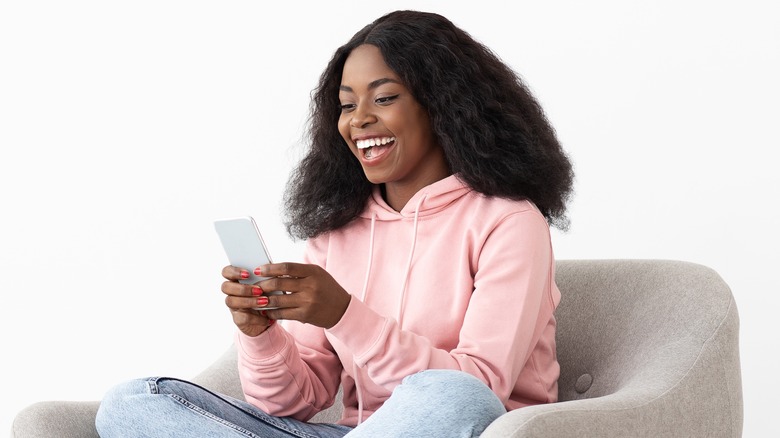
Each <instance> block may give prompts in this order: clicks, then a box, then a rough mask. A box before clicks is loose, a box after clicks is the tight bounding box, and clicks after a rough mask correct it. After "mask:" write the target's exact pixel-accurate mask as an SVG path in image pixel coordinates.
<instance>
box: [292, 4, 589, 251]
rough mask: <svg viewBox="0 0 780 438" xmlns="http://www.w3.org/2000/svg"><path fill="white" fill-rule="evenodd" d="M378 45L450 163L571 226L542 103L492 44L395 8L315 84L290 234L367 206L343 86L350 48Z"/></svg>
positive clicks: (481, 185)
mask: <svg viewBox="0 0 780 438" xmlns="http://www.w3.org/2000/svg"><path fill="white" fill-rule="evenodd" d="M363 44H371V45H374V46H376V47H378V48H379V49H380V51H381V52H382V55H383V56H384V59H385V62H386V63H387V65H388V66H389V67H390V68H391V69H393V71H395V72H396V73H397V74H398V76H399V77H400V78H401V80H402V81H403V82H404V85H406V87H407V88H408V89H409V90H410V92H411V93H412V95H414V97H415V98H416V99H417V101H418V102H419V103H420V105H422V107H423V108H425V109H426V110H427V111H428V115H429V117H430V120H431V127H432V129H433V131H434V135H435V137H436V139H437V140H438V143H439V144H440V145H441V147H442V148H443V149H444V153H445V156H446V159H447V164H448V166H449V169H450V170H451V171H452V172H453V173H455V174H457V175H458V176H459V178H460V179H461V180H462V181H463V182H465V183H466V184H468V185H469V186H470V187H471V188H472V189H473V190H475V191H477V192H480V193H482V194H484V195H487V196H497V197H504V198H510V199H518V200H521V199H527V200H530V201H532V202H534V203H535V204H536V206H537V207H538V208H539V210H540V211H541V212H542V214H543V215H544V216H545V217H546V218H547V220H548V221H549V222H550V223H551V224H552V225H554V226H557V227H558V228H561V229H566V228H567V227H568V219H567V217H566V215H565V213H566V203H567V202H568V200H569V197H570V196H571V192H572V183H573V178H574V173H573V170H572V165H571V162H570V161H569V159H568V157H567V156H566V154H565V153H564V151H563V149H562V148H561V145H560V144H559V142H558V139H557V138H556V135H555V131H554V130H553V128H552V126H551V125H550V123H549V122H548V121H547V117H546V116H545V114H544V111H543V110H542V108H541V106H540V105H539V103H538V102H537V101H536V99H535V98H534V97H533V96H532V95H531V93H530V91H529V90H528V87H527V86H526V85H525V84H524V83H523V81H522V80H521V79H520V78H519V77H518V75H517V74H516V73H515V72H514V71H512V69H510V68H509V67H507V66H506V65H505V64H504V63H503V62H502V61H501V60H500V59H499V58H498V57H497V56H496V55H495V54H494V53H493V52H492V51H491V50H490V49H488V48H487V47H485V46H484V45H482V44H481V43H479V42H477V41H475V40H474V39H473V38H472V37H471V36H470V35H469V34H468V33H466V32H465V31H463V30H461V29H459V28H458V27H456V26H455V25H454V24H453V23H452V22H450V21H449V20H448V19H446V18H444V17H442V16H441V15H437V14H433V13H425V12H417V11H396V12H391V13H389V14H387V15H385V16H383V17H381V18H379V19H378V20H376V21H374V22H373V23H371V24H369V25H368V26H366V27H364V28H363V29H362V30H360V31H359V32H358V33H356V34H355V35H354V36H353V37H352V39H351V40H350V41H349V42H348V43H347V44H345V45H344V46H342V47H340V48H339V49H338V50H336V53H335V54H334V55H333V58H332V59H331V61H330V63H328V66H327V67H326V69H325V71H324V72H323V73H322V76H321V77H320V81H319V85H318V86H317V88H316V89H315V90H314V92H313V97H312V103H311V108H310V111H311V116H310V119H309V129H308V137H309V139H308V140H309V142H310V148H309V149H308V151H307V153H306V155H305V156H304V158H303V159H302V160H301V162H300V163H299V165H298V167H297V168H296V169H295V170H294V171H293V173H292V174H291V176H290V180H289V182H288V185H287V190H286V193H285V206H286V207H285V208H286V215H287V217H286V223H287V230H288V232H289V233H290V235H291V236H293V237H297V238H303V239H306V238H310V237H314V236H317V235H319V234H321V233H324V232H327V231H331V230H335V229H337V228H340V227H342V226H344V225H346V224H347V223H349V222H350V221H352V220H353V219H355V218H356V217H357V216H358V215H359V214H360V213H361V212H362V211H363V209H364V208H365V205H366V201H367V200H368V198H369V196H370V194H371V191H372V183H371V182H369V181H368V179H367V178H366V176H365V174H364V173H363V169H362V167H361V166H360V164H359V162H358V161H357V160H355V158H354V156H353V155H352V153H351V152H350V151H349V149H348V147H347V144H346V143H345V141H344V139H343V138H342V137H341V135H340V134H339V130H338V120H339V115H340V112H341V109H340V102H339V85H340V84H341V74H342V69H343V67H344V63H345V61H346V59H347V57H348V56H349V54H350V53H351V52H352V50H353V49H355V48H356V47H358V46H360V45H363Z"/></svg>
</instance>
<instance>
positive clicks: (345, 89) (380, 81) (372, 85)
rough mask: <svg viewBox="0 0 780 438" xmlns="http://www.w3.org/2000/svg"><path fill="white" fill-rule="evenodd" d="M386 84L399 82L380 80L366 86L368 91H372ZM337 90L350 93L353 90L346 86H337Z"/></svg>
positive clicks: (386, 79)
mask: <svg viewBox="0 0 780 438" xmlns="http://www.w3.org/2000/svg"><path fill="white" fill-rule="evenodd" d="M388 83H393V84H400V82H399V81H396V80H395V79H390V78H382V79H377V80H375V81H371V82H370V83H369V84H368V89H369V90H373V89H374V88H377V87H378V86H380V85H384V84H388ZM339 90H342V91H347V92H350V93H352V92H354V90H352V87H348V86H346V85H339Z"/></svg>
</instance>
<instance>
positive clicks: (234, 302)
mask: <svg viewBox="0 0 780 438" xmlns="http://www.w3.org/2000/svg"><path fill="white" fill-rule="evenodd" d="M270 298H271V297H267V296H264V295H261V296H258V297H239V296H234V295H228V296H226V297H225V305H226V306H228V307H229V308H230V309H231V310H254V311H259V310H262V309H264V308H267V307H277V305H271V300H270Z"/></svg>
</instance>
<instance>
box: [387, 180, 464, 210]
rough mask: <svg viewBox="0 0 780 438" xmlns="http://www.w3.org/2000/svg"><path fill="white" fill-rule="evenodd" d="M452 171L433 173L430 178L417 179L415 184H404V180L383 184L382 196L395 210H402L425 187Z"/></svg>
mask: <svg viewBox="0 0 780 438" xmlns="http://www.w3.org/2000/svg"><path fill="white" fill-rule="evenodd" d="M450 175H451V173H449V172H446V173H439V174H436V175H431V177H430V178H426V179H424V180H422V181H417V182H416V183H415V184H404V183H403V182H392V183H390V182H389V183H385V184H382V186H381V189H382V198H384V200H385V202H387V205H389V206H390V207H392V209H393V210H395V211H401V210H403V208H404V207H405V206H406V204H408V203H409V200H410V199H412V197H413V196H414V195H415V194H417V192H419V191H420V190H421V189H422V188H423V187H426V186H429V185H431V184H433V183H435V182H437V181H441V180H443V179H444V178H447V177H448V176H450Z"/></svg>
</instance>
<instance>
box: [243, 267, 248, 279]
mask: <svg viewBox="0 0 780 438" xmlns="http://www.w3.org/2000/svg"><path fill="white" fill-rule="evenodd" d="M241 278H249V271H247V270H245V269H242V270H241Z"/></svg>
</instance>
